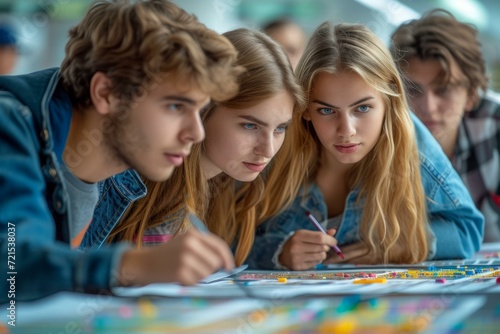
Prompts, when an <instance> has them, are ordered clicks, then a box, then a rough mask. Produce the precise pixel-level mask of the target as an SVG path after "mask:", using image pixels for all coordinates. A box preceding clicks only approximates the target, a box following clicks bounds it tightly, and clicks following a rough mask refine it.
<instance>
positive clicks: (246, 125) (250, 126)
mask: <svg viewBox="0 0 500 334" xmlns="http://www.w3.org/2000/svg"><path fill="white" fill-rule="evenodd" d="M241 126H242V127H243V129H245V130H257V128H258V125H257V124H254V123H243V124H241ZM287 128H288V125H281V126H278V127H277V128H276V129H275V130H274V132H277V133H283V132H285V131H286V130H287Z"/></svg>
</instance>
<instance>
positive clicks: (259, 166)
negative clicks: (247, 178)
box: [243, 162, 267, 173]
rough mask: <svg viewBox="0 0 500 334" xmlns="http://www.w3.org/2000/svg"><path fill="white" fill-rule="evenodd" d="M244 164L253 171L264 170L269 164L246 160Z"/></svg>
mask: <svg viewBox="0 0 500 334" xmlns="http://www.w3.org/2000/svg"><path fill="white" fill-rule="evenodd" d="M243 165H245V167H246V168H248V169H249V170H251V171H252V172H257V173H258V172H262V171H263V170H264V168H266V165H267V164H263V163H251V162H244V163H243Z"/></svg>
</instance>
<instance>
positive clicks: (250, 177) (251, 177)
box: [229, 173, 260, 182]
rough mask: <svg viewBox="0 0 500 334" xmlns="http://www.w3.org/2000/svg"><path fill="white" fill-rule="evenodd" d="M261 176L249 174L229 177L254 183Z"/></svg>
mask: <svg viewBox="0 0 500 334" xmlns="http://www.w3.org/2000/svg"><path fill="white" fill-rule="evenodd" d="M259 174H260V173H252V174H250V175H248V174H247V175H229V176H231V177H232V178H233V179H235V180H237V181H240V182H252V181H254V180H255V179H256V178H257V177H258V176H259Z"/></svg>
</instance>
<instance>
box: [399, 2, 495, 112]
mask: <svg viewBox="0 0 500 334" xmlns="http://www.w3.org/2000/svg"><path fill="white" fill-rule="evenodd" d="M391 40H392V42H391V46H390V50H391V53H392V55H393V57H394V59H395V60H396V62H397V64H398V66H399V67H400V68H401V69H402V70H403V72H405V69H406V68H407V66H406V63H407V61H408V60H409V59H410V58H412V57H418V58H420V59H421V60H427V59H437V60H438V61H439V63H440V64H441V69H442V71H443V72H442V74H443V75H442V78H443V79H442V80H443V84H445V85H446V84H448V83H449V81H450V80H451V79H452V73H451V69H452V63H453V62H456V64H457V65H458V67H459V68H460V70H461V72H462V73H463V74H464V76H465V77H466V78H467V81H468V82H467V84H468V90H469V94H470V95H471V96H472V98H473V103H474V104H477V103H478V100H479V95H478V93H479V92H480V91H483V92H484V91H486V89H487V87H488V76H487V74H486V65H485V61H484V58H483V54H482V52H481V43H480V41H479V38H478V31H477V29H476V28H475V27H474V26H472V25H470V24H467V23H463V22H460V21H458V20H457V19H456V18H455V17H454V16H453V15H452V14H451V13H450V12H448V11H446V10H444V9H439V8H438V9H435V10H432V11H430V12H428V13H426V14H424V15H423V16H422V17H421V18H420V19H415V20H411V21H408V22H406V23H403V24H402V25H400V26H399V27H398V28H397V29H396V31H394V33H393V34H392V38H391Z"/></svg>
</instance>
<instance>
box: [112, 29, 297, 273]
mask: <svg viewBox="0 0 500 334" xmlns="http://www.w3.org/2000/svg"><path fill="white" fill-rule="evenodd" d="M224 36H225V37H226V38H228V39H229V40H230V41H231V43H232V44H233V45H234V46H235V48H236V50H238V64H239V65H240V66H242V67H243V68H244V69H245V72H244V73H243V74H241V75H240V77H239V85H240V89H239V93H238V94H237V95H236V96H235V97H233V98H231V99H229V100H227V101H223V102H216V103H212V104H211V106H210V107H209V108H208V110H207V111H205V112H204V113H203V114H202V121H203V122H204V123H206V121H207V120H208V119H209V118H210V117H211V115H212V114H213V113H214V112H216V110H217V108H218V107H225V108H228V109H243V108H249V107H252V106H254V105H256V104H259V103H260V102H262V101H264V100H266V99H268V98H271V97H273V96H275V95H277V94H279V93H280V92H283V91H286V92H287V93H288V94H289V96H290V97H291V98H292V100H293V101H294V112H293V114H294V116H293V117H298V114H299V111H301V110H303V109H304V108H305V103H306V102H305V96H304V93H303V90H302V88H301V87H300V86H299V85H298V83H297V81H296V78H295V76H294V74H293V71H292V68H291V66H290V63H289V61H288V59H287V57H286V55H285V53H284V52H283V50H282V48H281V47H280V46H279V45H278V44H277V43H276V42H274V41H273V40H272V39H271V38H270V37H268V36H267V35H265V34H264V33H261V32H259V31H254V30H249V29H237V30H233V31H230V32H227V33H224ZM207 135H209V134H207ZM290 139H291V138H290V136H289V135H286V136H285V141H284V145H283V146H285V145H286V143H287V141H289V140H290ZM203 152H204V144H203V143H200V144H196V145H194V146H193V150H192V152H191V154H190V155H189V156H188V157H187V159H186V161H185V162H184V164H183V165H182V166H181V167H179V168H176V169H175V171H174V173H173V175H172V177H171V178H170V179H169V180H167V181H165V182H151V181H145V183H146V186H147V188H148V194H147V196H146V197H145V198H143V199H141V200H139V201H137V202H136V203H134V204H133V206H132V208H131V209H130V210H129V211H128V212H127V213H126V214H125V216H124V217H123V218H122V220H121V222H120V224H119V225H118V226H117V227H116V228H115V229H114V230H113V231H112V233H111V237H112V238H113V239H114V240H117V239H119V240H136V241H137V244H138V245H139V246H140V245H141V239H142V236H143V233H144V231H145V230H146V229H149V228H151V227H154V226H156V225H158V224H161V223H163V222H165V221H168V220H172V219H176V220H180V221H182V223H181V225H180V227H179V230H178V232H182V231H184V230H186V229H187V228H189V227H190V226H191V225H190V223H189V221H188V212H193V213H195V214H196V215H197V216H198V217H200V219H202V220H203V221H205V223H206V224H207V226H208V228H209V229H210V231H212V232H213V233H215V234H217V235H218V236H220V237H221V238H223V239H224V240H225V241H226V242H227V243H228V244H229V245H234V246H235V261H236V263H237V264H241V263H243V262H244V260H245V259H246V257H247V255H248V253H249V251H250V248H251V247H252V244H253V240H254V231H255V219H256V209H255V206H256V205H257V203H258V202H259V201H261V200H262V199H263V194H264V181H263V178H264V177H263V176H262V175H259V176H258V177H257V179H255V180H254V181H252V182H245V183H239V182H237V181H236V180H234V179H232V178H231V177H229V176H228V175H226V174H224V173H221V174H219V175H217V176H216V177H214V178H211V179H210V180H206V179H205V177H204V176H203V175H204V174H203V171H202V169H201V161H200V160H201V156H202V153H203ZM280 155H281V150H280V151H278V153H277V154H276V156H275V158H273V160H275V159H278V160H280ZM274 165H277V164H275V163H273V165H272V166H274ZM268 168H269V167H268ZM273 168H274V167H270V170H269V171H268V173H269V174H270V175H272V174H274V172H273V171H272V169H273Z"/></svg>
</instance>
